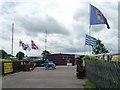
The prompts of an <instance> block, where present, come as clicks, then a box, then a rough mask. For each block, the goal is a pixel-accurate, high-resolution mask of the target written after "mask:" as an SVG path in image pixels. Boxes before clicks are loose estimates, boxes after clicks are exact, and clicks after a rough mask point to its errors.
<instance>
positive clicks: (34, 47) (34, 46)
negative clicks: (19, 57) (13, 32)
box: [31, 40, 38, 50]
mask: <svg viewBox="0 0 120 90" xmlns="http://www.w3.org/2000/svg"><path fill="white" fill-rule="evenodd" d="M31 46H32V49H35V50H36V49H38V47H37V46H36V45H35V43H34V42H33V40H31Z"/></svg>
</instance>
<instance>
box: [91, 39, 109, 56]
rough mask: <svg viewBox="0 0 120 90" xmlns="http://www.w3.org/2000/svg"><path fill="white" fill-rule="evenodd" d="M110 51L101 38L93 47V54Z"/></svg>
mask: <svg viewBox="0 0 120 90" xmlns="http://www.w3.org/2000/svg"><path fill="white" fill-rule="evenodd" d="M108 52H109V51H108V50H107V48H106V47H105V46H104V44H103V43H102V42H101V40H97V41H96V46H95V47H93V52H92V53H93V54H102V53H108Z"/></svg>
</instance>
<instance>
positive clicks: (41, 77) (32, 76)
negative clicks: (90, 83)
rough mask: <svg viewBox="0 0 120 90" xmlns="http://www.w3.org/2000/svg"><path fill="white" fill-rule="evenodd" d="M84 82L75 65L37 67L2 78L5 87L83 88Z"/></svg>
mask: <svg viewBox="0 0 120 90" xmlns="http://www.w3.org/2000/svg"><path fill="white" fill-rule="evenodd" d="M84 83H85V82H84V80H81V79H77V78H76V67H75V66H57V67H56V69H55V70H45V68H44V67H37V68H35V69H34V70H33V71H30V72H18V73H14V74H10V75H6V76H4V77H3V78H2V87H3V88H83V84H84Z"/></svg>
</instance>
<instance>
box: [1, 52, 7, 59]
mask: <svg viewBox="0 0 120 90" xmlns="http://www.w3.org/2000/svg"><path fill="white" fill-rule="evenodd" d="M0 58H2V59H4V58H7V53H6V52H5V51H4V50H0Z"/></svg>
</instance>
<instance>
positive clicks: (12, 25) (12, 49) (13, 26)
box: [11, 23, 14, 56]
mask: <svg viewBox="0 0 120 90" xmlns="http://www.w3.org/2000/svg"><path fill="white" fill-rule="evenodd" d="M13 34H14V23H12V49H11V55H12V56H13Z"/></svg>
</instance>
